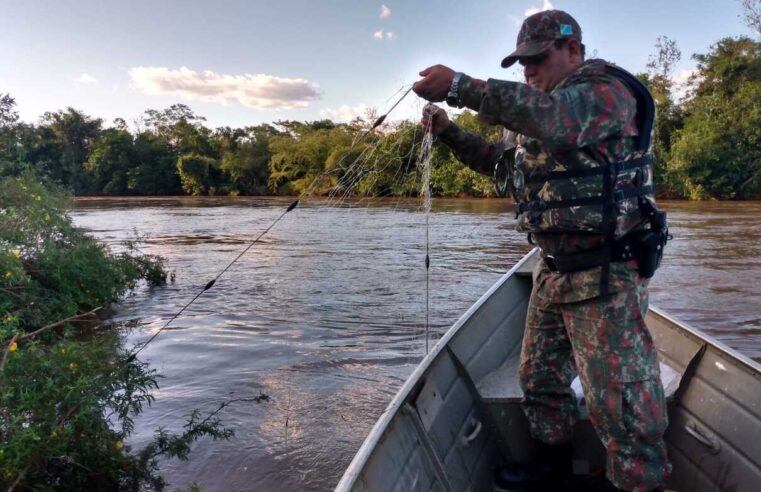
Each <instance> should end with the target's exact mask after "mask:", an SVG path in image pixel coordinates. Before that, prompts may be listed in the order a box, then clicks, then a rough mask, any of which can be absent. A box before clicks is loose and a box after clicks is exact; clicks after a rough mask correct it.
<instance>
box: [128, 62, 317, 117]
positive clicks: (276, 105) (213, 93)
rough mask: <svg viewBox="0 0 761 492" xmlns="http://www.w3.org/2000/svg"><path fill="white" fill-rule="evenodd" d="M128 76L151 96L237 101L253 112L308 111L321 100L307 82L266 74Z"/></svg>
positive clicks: (144, 72) (149, 70)
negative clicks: (258, 110) (257, 110)
mask: <svg viewBox="0 0 761 492" xmlns="http://www.w3.org/2000/svg"><path fill="white" fill-rule="evenodd" d="M129 75H130V77H131V78H132V83H133V86H134V87H135V88H137V89H138V90H140V91H141V92H143V93H144V94H149V95H170V96H178V97H183V98H185V99H191V100H195V101H203V102H215V103H220V104H229V103H230V101H237V102H238V103H240V104H241V105H243V106H246V107H248V108H252V109H293V108H305V107H307V106H309V104H310V103H311V102H312V101H316V100H317V99H320V97H321V91H320V88H319V87H318V86H317V85H316V84H314V83H312V82H309V81H308V80H304V79H286V78H282V77H275V76H273V75H266V74H243V75H227V74H218V73H215V72H212V71H210V70H205V71H204V72H200V73H199V72H196V71H195V70H190V69H189V68H186V67H181V68H180V69H179V70H172V69H169V68H166V67H135V68H132V69H130V71H129Z"/></svg>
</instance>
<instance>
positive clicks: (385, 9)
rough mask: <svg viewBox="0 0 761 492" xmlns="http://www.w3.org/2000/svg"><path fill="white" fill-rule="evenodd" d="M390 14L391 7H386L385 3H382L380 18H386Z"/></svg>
mask: <svg viewBox="0 0 761 492" xmlns="http://www.w3.org/2000/svg"><path fill="white" fill-rule="evenodd" d="M390 15H391V9H390V8H388V7H386V6H385V5H381V10H380V18H381V19H386V18H388V17H389V16H390Z"/></svg>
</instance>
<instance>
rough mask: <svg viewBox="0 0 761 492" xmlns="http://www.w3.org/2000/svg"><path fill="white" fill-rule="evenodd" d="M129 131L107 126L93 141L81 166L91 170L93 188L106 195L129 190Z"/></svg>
mask: <svg viewBox="0 0 761 492" xmlns="http://www.w3.org/2000/svg"><path fill="white" fill-rule="evenodd" d="M133 147H134V144H133V141H132V134H130V133H129V132H128V131H127V130H126V129H118V128H109V129H107V130H104V131H103V132H101V134H100V136H99V137H98V138H97V139H96V140H95V142H94V143H93V146H92V150H91V152H90V156H89V157H88V159H87V162H86V164H85V168H86V169H87V170H88V171H89V172H90V173H91V175H92V179H93V190H94V191H95V192H96V193H103V194H106V195H126V194H128V193H129V186H128V185H129V183H128V181H129V171H130V167H131V165H132V163H133V162H134V161H135V156H134V148H133Z"/></svg>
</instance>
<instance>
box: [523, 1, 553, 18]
mask: <svg viewBox="0 0 761 492" xmlns="http://www.w3.org/2000/svg"><path fill="white" fill-rule="evenodd" d="M554 8H555V7H553V6H552V4H551V3H550V0H544V3H543V4H542V6H541V7H535V6H531V7H529V8H527V9H526V11H525V12H524V15H525V16H526V17H528V16H530V15H534V14H536V13H538V12H543V11H545V10H553V9H554Z"/></svg>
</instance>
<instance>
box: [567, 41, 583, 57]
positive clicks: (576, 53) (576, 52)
mask: <svg viewBox="0 0 761 492" xmlns="http://www.w3.org/2000/svg"><path fill="white" fill-rule="evenodd" d="M566 46H567V47H568V52H569V53H570V55H571V59H572V60H573V59H578V60H583V59H584V55H583V54H582V53H581V42H580V41H579V40H578V39H575V38H571V39H569V40H568V44H567V45H566Z"/></svg>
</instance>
